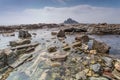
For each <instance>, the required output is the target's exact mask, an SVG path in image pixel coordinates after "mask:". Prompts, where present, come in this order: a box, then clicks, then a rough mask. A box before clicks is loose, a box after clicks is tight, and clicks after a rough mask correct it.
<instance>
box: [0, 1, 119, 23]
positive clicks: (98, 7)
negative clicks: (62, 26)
mask: <svg viewBox="0 0 120 80" xmlns="http://www.w3.org/2000/svg"><path fill="white" fill-rule="evenodd" d="M67 18H73V19H74V20H76V21H78V22H80V23H102V22H107V23H120V0H0V25H14V24H32V23H62V22H63V21H64V20H66V19H67Z"/></svg>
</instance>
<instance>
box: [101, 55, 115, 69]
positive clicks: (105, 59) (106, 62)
mask: <svg viewBox="0 0 120 80" xmlns="http://www.w3.org/2000/svg"><path fill="white" fill-rule="evenodd" d="M102 59H103V60H104V61H105V64H106V66H108V67H112V66H113V64H112V62H113V60H112V59H111V58H109V57H102Z"/></svg>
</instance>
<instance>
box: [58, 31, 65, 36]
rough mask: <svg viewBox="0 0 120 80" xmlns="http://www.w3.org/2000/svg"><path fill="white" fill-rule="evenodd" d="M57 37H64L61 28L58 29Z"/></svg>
mask: <svg viewBox="0 0 120 80" xmlns="http://www.w3.org/2000/svg"><path fill="white" fill-rule="evenodd" d="M57 37H66V36H65V32H64V31H63V30H60V31H59V32H58V34H57Z"/></svg>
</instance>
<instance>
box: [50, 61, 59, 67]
mask: <svg viewBox="0 0 120 80" xmlns="http://www.w3.org/2000/svg"><path fill="white" fill-rule="evenodd" d="M60 65H61V63H60V62H54V63H52V64H51V66H52V67H59V66H60Z"/></svg>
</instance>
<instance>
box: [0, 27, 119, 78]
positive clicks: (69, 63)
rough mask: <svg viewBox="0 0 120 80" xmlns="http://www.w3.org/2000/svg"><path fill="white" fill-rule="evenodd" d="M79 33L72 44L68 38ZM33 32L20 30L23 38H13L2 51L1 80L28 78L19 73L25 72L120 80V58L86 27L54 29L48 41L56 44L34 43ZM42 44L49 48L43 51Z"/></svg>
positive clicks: (39, 76) (61, 76) (26, 73)
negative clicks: (110, 51) (115, 56)
mask: <svg viewBox="0 0 120 80" xmlns="http://www.w3.org/2000/svg"><path fill="white" fill-rule="evenodd" d="M76 32H78V34H79V35H76V36H75V38H73V41H72V42H71V43H68V42H67V38H68V37H69V36H70V35H73V34H75V33H76ZM31 35H32V34H30V33H29V32H28V31H27V30H19V35H18V37H19V40H17V41H10V46H11V48H7V49H3V50H1V51H0V66H1V67H0V75H1V80H11V79H12V80H14V79H16V76H18V77H17V79H21V80H24V79H23V78H24V77H19V76H20V75H17V73H21V71H22V73H24V76H29V77H27V78H28V79H27V78H26V79H25V80H31V79H32V80H34V79H35V80H48V79H49V80H120V60H119V59H115V58H113V57H111V56H110V55H109V50H110V46H108V45H107V44H106V43H104V42H100V41H97V40H95V39H92V38H90V37H88V35H87V32H86V30H84V29H78V28H77V27H75V28H72V27H71V28H62V30H60V31H59V32H57V31H54V32H51V36H52V38H51V39H50V40H46V42H47V43H49V44H51V41H52V42H53V44H52V46H51V45H50V46H48V45H46V43H44V44H41V43H38V42H31ZM35 35H38V34H35ZM43 40H44V39H43ZM89 42H91V43H90V44H89ZM41 45H46V48H43V50H41V48H39V46H41ZM36 49H37V51H36ZM35 55H36V57H35ZM25 65H29V66H28V67H26V66H25Z"/></svg>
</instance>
